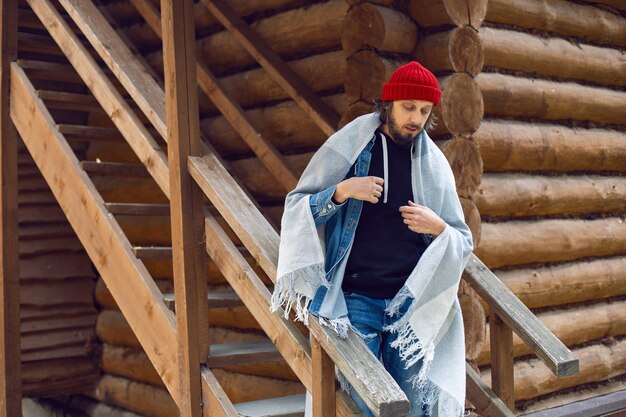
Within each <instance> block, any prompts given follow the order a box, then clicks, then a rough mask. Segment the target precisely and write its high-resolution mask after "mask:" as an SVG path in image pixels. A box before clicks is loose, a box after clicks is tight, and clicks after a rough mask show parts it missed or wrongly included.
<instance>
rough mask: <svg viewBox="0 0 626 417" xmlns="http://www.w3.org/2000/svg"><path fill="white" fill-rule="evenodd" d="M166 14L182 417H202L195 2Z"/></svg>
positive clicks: (204, 316) (203, 318)
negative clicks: (194, 168)
mask: <svg viewBox="0 0 626 417" xmlns="http://www.w3.org/2000/svg"><path fill="white" fill-rule="evenodd" d="M161 12H162V15H161V25H162V27H163V33H164V36H163V67H164V70H163V73H164V79H165V113H166V119H167V143H168V146H167V149H168V162H169V174H170V176H169V178H170V187H171V188H170V189H171V194H170V211H171V230H172V248H173V253H172V260H173V266H174V295H175V297H176V306H177V308H176V330H177V340H178V354H179V358H180V360H179V362H178V377H179V379H178V384H179V389H180V392H181V393H183V397H182V398H181V401H179V402H178V407H179V409H180V415H181V417H200V415H201V412H202V404H201V401H202V387H201V384H200V383H199V382H200V364H201V363H204V362H205V360H206V358H207V356H209V320H208V317H209V315H208V303H207V298H206V294H207V278H206V267H205V265H206V262H207V261H206V248H205V247H204V244H203V242H204V233H203V228H202V225H203V222H204V215H203V207H202V197H203V196H202V193H201V191H200V189H199V188H198V186H197V185H196V184H195V183H194V181H193V179H192V178H191V176H190V175H189V172H188V168H187V158H188V157H189V156H190V155H191V156H197V155H200V154H201V145H200V122H199V120H198V117H199V115H198V97H197V91H198V90H197V87H196V83H197V82H196V79H197V77H196V48H195V25H194V12H193V0H182V1H177V2H176V5H174V2H173V1H172V0H161ZM152 90H156V88H154V87H153V88H152ZM149 104H151V103H149Z"/></svg>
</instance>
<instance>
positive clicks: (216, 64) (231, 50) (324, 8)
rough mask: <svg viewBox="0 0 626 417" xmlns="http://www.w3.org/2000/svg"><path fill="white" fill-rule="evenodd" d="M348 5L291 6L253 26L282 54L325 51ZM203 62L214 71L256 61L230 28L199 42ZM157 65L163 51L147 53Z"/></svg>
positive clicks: (336, 1)
mask: <svg viewBox="0 0 626 417" xmlns="http://www.w3.org/2000/svg"><path fill="white" fill-rule="evenodd" d="M347 10H348V5H347V4H346V3H345V1H344V0H332V1H329V2H327V3H321V4H315V5H312V6H310V7H308V8H307V9H294V10H289V11H286V12H283V13H279V14H277V15H274V16H271V17H268V18H265V19H261V20H257V21H255V22H254V23H253V24H251V25H250V27H251V28H252V29H253V30H254V31H255V32H257V33H258V35H259V36H260V37H262V38H263V39H264V40H265V41H266V42H267V43H268V44H269V46H270V47H271V48H272V49H274V51H276V52H277V53H278V54H280V55H281V56H290V55H298V54H301V53H302V52H303V51H307V52H325V51H329V50H332V49H336V48H337V47H339V45H340V42H341V38H340V36H341V27H342V25H343V22H344V19H345V15H346V12H347ZM197 48H198V49H197V51H198V56H200V57H207V58H206V60H204V59H201V60H200V62H202V63H203V64H205V65H206V66H207V68H208V69H209V70H210V71H211V72H213V73H214V74H217V75H220V74H222V73H223V72H224V71H226V70H230V69H233V68H242V67H244V66H247V65H250V64H253V63H255V60H254V58H252V57H251V56H250V55H249V54H248V52H247V51H246V50H245V49H244V48H243V46H241V45H240V44H239V42H238V41H237V40H236V39H235V38H234V37H233V36H232V35H231V34H230V33H229V32H228V31H223V32H218V33H215V34H212V35H209V36H208V37H206V38H203V39H200V40H199V41H198V42H197ZM147 59H148V61H149V62H150V63H151V64H152V65H153V67H154V68H155V69H158V68H160V67H161V66H162V54H161V53H155V54H152V55H149V56H148V57H147Z"/></svg>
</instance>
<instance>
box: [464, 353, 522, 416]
mask: <svg viewBox="0 0 626 417" xmlns="http://www.w3.org/2000/svg"><path fill="white" fill-rule="evenodd" d="M465 373H466V375H467V378H466V382H467V398H468V399H469V400H470V401H471V403H472V404H473V405H474V407H476V409H477V410H478V413H479V414H480V415H481V416H483V417H513V416H515V414H513V412H512V411H511V410H510V409H509V408H508V407H507V406H506V404H504V403H503V402H502V400H501V399H500V398H499V397H498V396H497V395H496V394H495V393H494V392H493V391H492V390H491V388H489V387H488V386H487V384H485V383H484V382H483V380H482V379H481V377H480V375H479V374H478V373H477V372H476V371H475V370H473V369H472V367H471V366H469V365H468V364H467V363H466V364H465Z"/></svg>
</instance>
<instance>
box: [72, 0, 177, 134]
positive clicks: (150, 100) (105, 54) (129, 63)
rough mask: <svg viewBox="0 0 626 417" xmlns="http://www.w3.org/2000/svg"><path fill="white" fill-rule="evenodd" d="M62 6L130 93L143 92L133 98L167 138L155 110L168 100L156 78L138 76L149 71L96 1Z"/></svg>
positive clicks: (163, 126) (85, 0)
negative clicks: (160, 90)
mask: <svg viewBox="0 0 626 417" xmlns="http://www.w3.org/2000/svg"><path fill="white" fill-rule="evenodd" d="M60 3H61V5H62V6H63V8H64V9H65V11H67V13H68V14H69V16H70V17H71V18H72V20H73V21H74V23H76V25H77V26H78V28H79V29H80V30H81V32H82V33H83V34H84V35H85V37H86V38H87V40H88V41H89V43H90V44H91V45H92V46H93V47H94V49H95V50H96V52H98V55H100V57H102V59H103V60H104V62H105V63H106V65H107V66H108V67H109V68H110V69H111V71H112V72H113V74H114V75H115V77H116V78H117V79H118V80H120V83H121V84H122V85H123V86H124V88H125V89H126V91H129V92H130V91H133V90H141V91H142V94H131V96H132V97H133V98H135V102H136V103H137V105H138V106H139V108H140V109H141V110H142V111H143V113H144V114H145V115H146V117H147V118H148V120H150V123H152V125H153V126H154V127H155V129H156V130H157V132H159V134H160V135H161V136H162V137H165V136H166V135H167V132H166V130H165V120H164V119H163V118H162V117H160V116H161V115H159V114H156V112H155V110H154V109H155V108H159V107H161V108H165V102H164V101H165V98H164V96H163V95H162V94H158V92H159V88H157V87H158V84H157V83H156V81H155V80H154V78H152V77H151V76H148V77H146V76H138V75H143V74H145V67H144V66H143V65H142V64H141V63H140V61H139V60H138V58H137V56H136V55H135V54H134V53H133V52H132V51H131V50H130V49H129V48H128V46H127V45H126V44H125V43H124V40H123V39H122V38H121V37H120V35H119V34H118V33H117V32H116V31H115V30H114V29H113V28H112V27H111V25H110V23H109V22H108V21H107V20H106V18H105V17H104V15H103V14H102V12H101V11H100V10H99V9H98V8H97V7H96V6H95V5H94V4H93V2H92V1H89V0H81V1H78V0H60Z"/></svg>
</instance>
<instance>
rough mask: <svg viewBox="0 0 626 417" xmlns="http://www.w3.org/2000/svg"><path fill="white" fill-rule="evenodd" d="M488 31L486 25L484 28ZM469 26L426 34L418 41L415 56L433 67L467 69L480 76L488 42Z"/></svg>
mask: <svg viewBox="0 0 626 417" xmlns="http://www.w3.org/2000/svg"><path fill="white" fill-rule="evenodd" d="M480 30H481V32H478V33H482V31H484V30H485V29H483V28H481V29H480ZM478 33H477V32H476V30H475V29H474V28H472V27H469V26H463V27H460V28H454V29H451V30H448V31H444V32H436V33H433V34H430V35H428V36H423V37H421V38H420V39H419V40H418V41H417V47H416V49H415V59H416V60H417V61H418V62H419V63H420V64H422V65H424V66H425V67H426V68H428V69H429V70H430V71H433V72H438V71H454V72H466V73H468V74H470V75H472V76H476V75H477V74H478V73H479V72H480V71H481V70H482V68H483V60H484V58H485V57H484V53H483V46H482V42H484V41H483V40H482V39H481V38H480V37H479V36H478Z"/></svg>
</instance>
